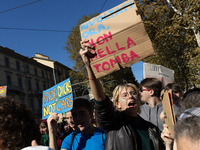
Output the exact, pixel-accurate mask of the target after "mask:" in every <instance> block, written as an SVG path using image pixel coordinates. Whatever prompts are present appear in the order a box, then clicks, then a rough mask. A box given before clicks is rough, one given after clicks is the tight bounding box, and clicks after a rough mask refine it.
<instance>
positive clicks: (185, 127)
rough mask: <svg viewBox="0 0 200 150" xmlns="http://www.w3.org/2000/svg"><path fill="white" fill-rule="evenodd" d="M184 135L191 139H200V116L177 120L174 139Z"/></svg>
mask: <svg viewBox="0 0 200 150" xmlns="http://www.w3.org/2000/svg"><path fill="white" fill-rule="evenodd" d="M180 137H184V138H187V139H189V140H191V141H199V139H200V117H198V116H192V117H187V118H184V119H182V120H180V121H178V122H177V124H176V125H175V127H174V139H176V140H178V138H180Z"/></svg>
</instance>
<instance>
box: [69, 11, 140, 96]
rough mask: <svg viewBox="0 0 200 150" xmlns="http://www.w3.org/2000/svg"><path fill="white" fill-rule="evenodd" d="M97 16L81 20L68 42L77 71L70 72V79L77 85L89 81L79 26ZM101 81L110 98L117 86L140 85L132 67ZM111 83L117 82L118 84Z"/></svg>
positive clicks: (74, 67)
mask: <svg viewBox="0 0 200 150" xmlns="http://www.w3.org/2000/svg"><path fill="white" fill-rule="evenodd" d="M97 15H98V14H97V13H95V14H94V15H89V16H83V17H82V18H81V19H79V20H78V23H77V24H76V25H75V26H74V27H73V28H72V30H71V32H70V34H69V35H68V38H67V41H66V46H65V50H66V51H67V52H68V53H69V54H70V59H71V60H72V61H73V63H74V66H73V70H75V71H71V72H70V77H72V78H73V81H74V82H75V83H78V82H83V81H86V80H88V78H87V71H86V68H85V65H84V63H83V61H82V59H81V56H80V55H79V50H80V41H81V36H80V29H79V25H80V24H82V23H84V22H86V21H88V20H90V19H91V18H93V17H95V16H97ZM100 80H101V82H102V85H103V88H104V91H106V95H107V96H109V97H111V96H112V91H113V89H114V87H115V86H116V85H117V84H120V83H123V82H131V83H134V84H136V85H138V82H137V81H136V80H135V77H134V75H133V73H132V71H131V68H130V67H127V68H124V69H123V68H122V69H121V70H119V71H117V72H114V73H112V74H109V75H107V76H104V77H102V78H100ZM111 81H115V83H116V84H114V82H111ZM85 87H87V83H86V84H85Z"/></svg>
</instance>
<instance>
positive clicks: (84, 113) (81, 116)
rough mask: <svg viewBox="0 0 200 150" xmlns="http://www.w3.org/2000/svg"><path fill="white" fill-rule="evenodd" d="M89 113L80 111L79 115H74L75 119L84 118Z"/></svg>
mask: <svg viewBox="0 0 200 150" xmlns="http://www.w3.org/2000/svg"><path fill="white" fill-rule="evenodd" d="M87 114H89V112H86V111H79V112H78V113H72V116H73V119H76V118H77V117H80V118H84V117H85V116H86V115H87Z"/></svg>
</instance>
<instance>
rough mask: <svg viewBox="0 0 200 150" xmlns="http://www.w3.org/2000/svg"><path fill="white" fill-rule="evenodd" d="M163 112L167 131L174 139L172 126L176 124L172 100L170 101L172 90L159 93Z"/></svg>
mask: <svg viewBox="0 0 200 150" xmlns="http://www.w3.org/2000/svg"><path fill="white" fill-rule="evenodd" d="M161 97H162V105H163V111H164V114H165V124H167V125H168V129H169V131H170V133H171V136H172V137H174V125H175V123H176V120H175V114H174V107H173V99H172V90H171V89H170V90H166V91H165V92H162V93H161Z"/></svg>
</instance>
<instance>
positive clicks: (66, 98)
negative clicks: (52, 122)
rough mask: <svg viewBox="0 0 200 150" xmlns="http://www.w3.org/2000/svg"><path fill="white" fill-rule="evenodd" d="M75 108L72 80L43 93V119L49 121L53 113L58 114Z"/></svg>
mask: <svg viewBox="0 0 200 150" xmlns="http://www.w3.org/2000/svg"><path fill="white" fill-rule="evenodd" d="M72 106H73V94H72V87H71V82H70V79H67V80H64V81H62V82H60V83H59V84H56V85H55V86H53V87H51V88H50V89H48V90H45V91H43V98H42V119H47V118H48V117H49V115H50V114H51V113H53V112H56V113H58V114H60V113H63V112H66V111H69V110H71V109H72Z"/></svg>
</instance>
